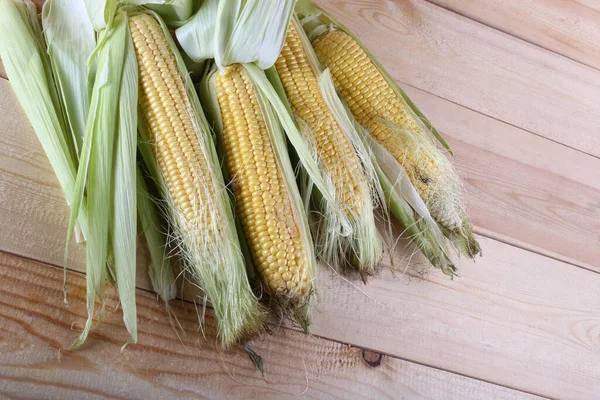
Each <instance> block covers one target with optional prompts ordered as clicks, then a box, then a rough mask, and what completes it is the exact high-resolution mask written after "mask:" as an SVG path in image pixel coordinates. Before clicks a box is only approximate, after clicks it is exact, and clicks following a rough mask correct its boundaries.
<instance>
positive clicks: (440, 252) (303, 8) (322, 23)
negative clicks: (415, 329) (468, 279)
mask: <svg viewBox="0 0 600 400" xmlns="http://www.w3.org/2000/svg"><path fill="white" fill-rule="evenodd" d="M296 12H297V13H298V14H299V15H300V16H301V18H302V24H303V26H304V28H305V31H306V32H307V34H308V36H309V38H310V40H311V41H312V42H313V43H314V42H315V41H317V40H319V38H320V37H322V36H323V35H324V34H326V33H328V32H329V31H331V30H342V31H344V32H345V33H347V34H348V35H349V36H351V37H352V38H353V39H354V40H356V41H357V43H359V44H360V41H359V40H358V39H357V38H356V37H355V36H354V35H353V34H352V33H351V32H350V31H349V30H348V29H347V28H346V27H344V26H343V25H342V24H341V23H339V22H338V21H337V20H335V19H334V18H333V17H331V16H330V15H328V14H326V13H325V12H324V11H322V10H320V9H319V8H318V7H317V6H315V5H314V4H313V3H312V2H310V1H308V0H300V1H299V3H298V4H297V6H296ZM360 45H361V46H362V44H360ZM362 47H363V49H364V50H365V52H366V53H367V55H368V56H369V57H370V59H371V61H372V62H373V63H374V65H375V66H376V67H377V68H378V69H379V71H380V72H381V73H382V75H383V76H384V78H385V80H386V81H387V83H388V84H389V85H390V86H391V87H392V89H393V90H394V92H395V93H396V95H397V96H398V98H399V99H401V101H403V102H405V104H406V105H407V107H408V109H410V110H411V113H413V118H414V120H415V122H416V123H417V124H419V125H420V126H422V128H423V130H424V131H425V132H428V133H429V134H430V135H431V138H435V139H437V140H438V141H439V143H440V144H441V145H442V146H443V147H444V148H446V149H447V150H448V151H449V152H450V154H452V153H451V150H450V148H449V146H448V144H447V143H446V142H445V141H444V139H443V138H442V137H441V135H440V134H439V132H438V131H437V130H436V129H435V127H433V125H432V124H431V123H430V122H429V120H428V119H427V118H426V117H425V116H424V115H423V113H421V111H420V110H419V109H418V108H417V107H416V106H415V105H414V103H412V101H411V100H410V99H409V98H408V96H407V95H406V94H405V93H404V92H403V91H402V90H401V89H400V88H399V87H398V85H397V84H396V82H395V81H394V80H393V79H392V78H391V76H390V75H389V74H388V73H387V72H386V71H385V69H384V68H383V67H382V66H381V64H379V63H378V62H377V60H376V59H375V58H374V57H373V56H372V55H371V54H370V53H369V52H368V50H366V49H365V48H364V46H362ZM387 125H388V126H389V128H390V132H391V133H393V134H400V132H399V130H398V129H397V127H395V126H393V124H392V123H388V124H387ZM373 142H374V141H373ZM374 143H376V142H374ZM422 144H426V145H427V146H425V147H426V148H427V151H429V152H431V153H432V154H433V153H435V156H436V159H437V160H438V162H440V163H442V164H443V167H444V170H445V171H446V172H447V173H448V174H449V175H448V176H449V177H450V178H451V180H452V182H458V177H457V176H456V172H455V171H454V170H453V169H452V167H451V164H450V163H449V161H448V160H446V159H445V158H444V155H443V154H442V153H441V152H440V151H439V150H438V149H436V147H435V145H434V144H433V139H431V143H422ZM380 147H381V148H380V149H378V150H377V151H376V152H375V153H376V158H377V160H378V163H379V164H380V166H381V167H382V170H385V175H386V177H387V179H385V180H383V179H382V180H381V184H382V186H383V187H384V191H386V192H387V193H388V194H389V193H391V192H392V191H396V192H398V195H399V196H398V199H399V198H400V197H403V198H404V199H405V200H409V201H408V204H409V205H410V207H408V208H406V207H402V206H401V204H391V203H390V204H388V206H389V208H390V210H391V211H392V212H393V214H394V215H395V216H396V217H397V218H398V219H399V220H400V221H401V222H402V223H403V225H404V227H405V228H409V227H410V230H414V227H415V224H414V223H413V222H416V226H421V227H423V228H420V229H419V232H415V234H414V235H413V237H415V238H417V237H419V238H420V239H419V240H417V244H418V245H419V242H421V244H420V245H419V247H420V248H421V250H423V252H424V253H425V254H426V255H427V256H428V258H429V260H430V261H431V262H432V264H434V265H435V266H438V267H441V268H442V270H443V271H444V272H446V273H448V274H449V275H452V273H453V271H454V266H453V265H452V263H451V262H450V261H449V260H450V258H449V256H448V254H449V250H450V248H449V247H448V246H447V242H446V241H445V240H442V239H441V235H439V232H438V231H440V232H442V233H443V235H444V236H446V238H447V239H448V242H449V243H451V244H452V245H453V246H454V248H456V249H457V250H458V251H459V252H460V253H462V254H464V255H466V256H468V257H474V256H475V255H476V254H478V253H480V247H479V245H478V244H477V242H476V240H475V238H474V236H473V234H472V228H471V225H470V223H469V221H468V218H467V216H466V213H465V212H464V209H462V211H461V212H462V217H461V218H462V221H463V222H462V228H461V229H460V232H451V231H449V230H448V229H446V228H444V227H443V226H442V225H441V224H440V223H438V221H434V222H435V223H433V222H432V221H431V215H430V214H429V211H428V210H425V209H422V208H421V207H420V206H419V205H416V202H415V201H414V200H415V199H412V200H410V198H409V197H410V196H411V193H404V192H403V191H402V189H401V186H404V187H408V186H407V185H406V184H402V185H399V184H397V183H398V182H400V181H402V180H403V179H404V177H405V175H406V171H404V168H403V166H402V165H400V163H397V162H396V163H394V164H392V165H391V166H390V165H388V166H387V167H386V168H383V167H384V165H383V159H389V157H391V155H389V153H388V152H387V150H386V149H384V148H383V147H382V146H380ZM386 153H388V155H386ZM392 158H393V157H392ZM442 164H441V165H442ZM381 172H382V173H383V171H381ZM389 185H391V186H389ZM386 186H388V187H386ZM411 186H412V185H411ZM454 186H456V185H454ZM454 186H452V188H453V189H452V193H450V194H449V196H451V198H452V199H451V200H448V201H453V202H455V203H453V204H460V200H458V199H457V198H458V197H459V195H460V193H458V192H459V191H460V189H456V188H454ZM450 189H451V188H450V187H449V188H448V190H450ZM413 195H414V193H413ZM394 197H396V196H392V197H390V196H389V195H388V200H393V198H394ZM453 199H456V200H453ZM415 207H416V208H415ZM411 209H412V210H411ZM394 210H395V211H394ZM401 210H404V212H400V211H401ZM406 223H410V225H406ZM436 225H437V226H436ZM417 234H418V235H417ZM425 238H428V239H425ZM424 240H429V241H431V243H430V245H429V246H426V247H427V249H426V248H425V246H424V242H423V241H424ZM432 249H433V250H435V251H433V252H432V251H431V250H432Z"/></svg>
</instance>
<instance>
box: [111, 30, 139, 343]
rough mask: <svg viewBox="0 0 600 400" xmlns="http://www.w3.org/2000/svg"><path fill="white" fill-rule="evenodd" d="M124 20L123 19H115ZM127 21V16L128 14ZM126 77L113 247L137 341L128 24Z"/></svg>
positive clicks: (132, 71) (133, 107)
mask: <svg viewBox="0 0 600 400" xmlns="http://www.w3.org/2000/svg"><path fill="white" fill-rule="evenodd" d="M115 23H120V19H117V20H115ZM123 23H124V24H127V19H126V18H124V22H123ZM126 31H127V35H126V38H125V57H124V63H123V77H122V79H121V88H120V92H119V113H118V121H119V122H118V130H117V137H116V146H115V151H116V154H115V157H114V160H115V164H114V168H113V170H114V172H113V176H114V197H113V207H114V208H113V212H112V224H111V234H112V251H113V255H114V269H115V271H116V278H117V288H118V290H119V299H120V301H121V307H122V309H123V321H124V322H125V327H126V328H127V330H128V331H129V333H130V334H131V339H130V340H129V341H127V343H126V345H127V344H129V343H136V342H137V317H136V315H137V312H136V303H135V277H136V250H137V240H136V239H137V213H136V206H137V199H136V197H137V190H136V169H137V168H136V167H137V165H136V153H137V124H138V121H137V104H138V75H137V72H138V68H137V61H136V55H135V51H134V48H133V43H132V41H131V34H130V33H129V28H128V27H127V28H126Z"/></svg>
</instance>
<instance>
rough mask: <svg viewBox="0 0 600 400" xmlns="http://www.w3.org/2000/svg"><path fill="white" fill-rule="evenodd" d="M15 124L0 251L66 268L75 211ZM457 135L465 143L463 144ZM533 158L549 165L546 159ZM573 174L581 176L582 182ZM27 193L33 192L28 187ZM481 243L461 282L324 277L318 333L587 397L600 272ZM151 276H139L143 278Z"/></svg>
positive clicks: (593, 366)
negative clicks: (355, 281) (69, 222)
mask: <svg viewBox="0 0 600 400" xmlns="http://www.w3.org/2000/svg"><path fill="white" fill-rule="evenodd" d="M0 85H1V83H0ZM415 93H416V92H415ZM432 104H434V103H432ZM15 107H16V106H15ZM3 109H7V108H3ZM451 111H452V109H450V112H451ZM13 112H14V110H13ZM6 114H7V115H8V114H9V113H8V112H6ZM6 120H7V119H3V120H0V121H6ZM13 121H15V122H14V125H7V127H8V128H10V129H4V128H3V129H1V131H3V132H7V134H6V135H4V136H2V139H1V140H9V139H8V138H10V136H11V135H10V133H9V132H11V131H14V132H16V133H17V136H19V137H20V138H21V139H20V140H17V141H15V143H16V144H17V145H16V146H13V145H11V146H8V145H7V144H5V143H3V145H2V146H1V147H0V148H2V149H8V150H5V151H8V152H9V154H7V155H6V156H4V157H3V158H1V159H0V160H1V161H0V165H1V168H2V170H3V172H2V174H0V177H1V178H0V179H2V180H1V181H0V185H2V190H0V194H1V195H2V196H3V198H2V199H0V200H2V202H1V204H2V207H5V210H3V212H1V213H0V217H1V218H6V220H3V221H2V224H3V226H6V227H8V233H7V234H5V235H3V236H2V237H0V249H3V248H7V249H8V248H10V249H11V250H10V251H12V252H14V253H17V254H23V255H28V256H30V257H32V258H36V257H40V259H41V260H48V259H50V260H52V259H56V258H57V257H58V260H59V262H60V259H61V257H62V249H63V243H62V240H63V239H62V238H60V237H59V238H58V239H57V238H53V236H59V235H47V234H46V232H59V231H61V229H63V230H64V229H66V228H65V227H66V220H65V219H66V215H68V211H67V207H66V205H65V204H64V199H62V196H61V195H60V189H59V188H58V187H57V185H56V184H50V185H49V184H44V182H45V181H46V180H48V181H50V182H54V178H53V177H52V176H51V174H50V172H49V169H48V165H47V163H46V161H45V160H44V159H43V155H42V154H41V150H40V149H39V146H38V147H36V146H35V145H31V142H32V141H34V140H35V139H32V135H33V134H32V133H31V132H30V130H29V129H28V128H26V127H25V126H24V125H26V122H23V118H22V117H21V118H16V117H15V118H13ZM19 124H21V125H19ZM27 132H28V133H27ZM492 132H493V130H492ZM27 135H29V139H26V136H27ZM509 135H510V133H509ZM492 136H493V135H492ZM488 139H489V138H488ZM10 140H13V139H10ZM27 140H29V142H27ZM460 140H462V139H461V137H460V136H459V137H458V140H457V142H458V141H460ZM482 140H483V142H485V140H487V139H482ZM536 140H537V139H536ZM540 140H542V139H540ZM27 143H29V145H28V144H27ZM478 145H480V144H478ZM481 146H483V145H481ZM507 146H508V145H506V146H505V147H499V150H498V151H499V152H500V153H499V155H498V156H497V157H507V155H506V154H505V153H504V152H506V151H508V149H509V147H507ZM534 148H535V146H534ZM561 148H562V147H561ZM0 154H2V153H1V152H0ZM23 154H25V155H27V156H28V157H27V159H33V161H30V162H29V164H26V163H23V164H19V163H21V162H22V159H23V158H25V157H24V156H23ZM459 154H460V153H459ZM526 154H527V153H526ZM537 157H538V158H540V159H541V158H542V156H540V155H538V156H537ZM529 162H530V163H533V164H529V165H536V166H537V168H543V165H542V161H539V160H538V161H534V160H530V161H529ZM548 162H550V161H548ZM565 162H567V161H565ZM523 163H524V164H526V163H525V162H524V161H523ZM536 163H537V164H536ZM12 166H14V167H15V169H14V171H13V170H12V169H10V168H12ZM9 167H10V168H9ZM16 167H18V168H16ZM552 168H559V164H558V162H556V163H554V166H552V167H549V170H550V171H552ZM31 169H32V170H33V171H37V172H36V173H35V174H33V175H31V176H34V177H35V176H40V177H45V178H43V179H39V180H40V182H41V183H34V182H32V183H29V184H25V185H24V187H25V189H23V188H21V185H22V184H20V183H18V181H19V179H21V180H23V179H24V180H26V181H30V180H31V179H32V178H30V174H31ZM531 170H535V168H533V167H532V168H531ZM10 171H13V172H10ZM565 174H566V176H570V175H568V174H567V173H565ZM574 174H575V173H573V175H574ZM19 176H21V178H19ZM569 179H572V180H573V181H577V178H575V177H570V178H569ZM582 179H585V178H582ZM3 182H9V183H10V182H15V183H13V184H11V185H8V184H7V183H3ZM29 186H31V189H27V188H28V187H29ZM46 186H48V187H46ZM20 193H24V195H23V197H18V196H21V195H20ZM9 194H10V195H9ZM35 199H37V200H35ZM52 199H54V200H52ZM34 200H35V201H37V203H36V206H35V207H32V208H31V209H32V210H35V212H32V211H30V209H29V208H24V209H19V205H20V204H25V205H26V204H28V203H31V201H34ZM30 214H31V215H30ZM55 214H56V215H55ZM480 239H481V241H482V245H483V249H484V255H485V256H484V257H483V258H482V259H478V261H477V264H475V265H473V264H471V263H465V265H463V271H462V275H463V277H462V278H460V279H456V280H455V281H449V280H448V279H447V278H446V277H443V276H440V275H439V274H438V273H435V272H433V273H431V274H430V276H429V277H428V278H427V279H426V280H421V279H416V278H414V277H413V276H411V275H400V276H398V277H396V278H394V277H393V276H392V275H390V273H389V272H385V273H383V274H382V275H381V276H379V277H377V278H376V279H373V280H372V281H371V282H370V284H369V285H367V286H366V287H363V286H357V287H355V286H351V285H349V284H347V283H346V282H344V281H343V280H342V279H340V278H339V277H336V276H331V275H330V274H329V273H328V272H327V271H326V270H322V271H321V275H322V279H321V283H322V301H321V303H320V304H319V305H317V307H316V309H315V324H314V329H313V331H314V332H315V333H316V334H319V335H323V336H326V337H328V338H332V339H336V340H339V341H343V342H345V343H349V344H355V345H360V346H362V347H365V348H370V349H371V350H375V351H379V352H383V353H386V354H390V355H393V356H398V357H401V358H406V359H410V360H413V361H417V362H423V363H424V364H426V365H431V366H435V367H439V368H441V369H444V370H449V371H453V372H459V373H460V374H463V375H467V376H473V377H477V378H479V379H482V380H485V381H490V382H494V383H501V384H502V385H504V386H508V387H514V388H518V389H520V390H524V391H528V392H533V393H538V394H540V392H541V394H544V395H548V396H552V397H561V395H563V394H565V393H569V396H571V397H580V398H584V397H586V395H589V394H591V393H593V392H594V390H600V386H599V382H600V371H599V370H598V366H597V363H596V360H597V359H598V357H600V354H598V353H599V352H600V349H599V348H597V346H594V344H593V343H594V340H597V338H595V337H593V335H594V333H593V332H594V329H595V325H594V323H595V321H597V320H598V319H599V318H600V309H599V307H598V304H600V276H599V275H598V274H596V273H591V272H588V271H586V270H583V269H581V268H577V267H574V266H571V265H568V264H564V263H561V262H558V261H555V260H551V259H548V258H545V257H542V256H540V255H537V254H532V253H529V252H526V251H523V250H520V249H517V248H514V247H511V246H509V245H505V244H503V243H499V242H496V241H494V240H490V239H486V238H480ZM31 243H33V245H32V244H31ZM36 243H42V244H43V245H42V246H36V245H35V244H36ZM410 251H411V249H401V250H399V253H398V254H397V257H398V258H401V257H406V256H407V254H408V253H409V252H410ZM77 257H79V258H77ZM77 257H75V256H74V260H73V262H72V263H71V265H73V266H74V267H76V268H81V267H82V266H83V256H82V254H80V255H79V256H77ZM413 265H415V266H416V267H419V266H423V265H424V260H423V259H422V258H420V257H419V256H416V257H415V258H414V259H413ZM145 275H146V274H145V272H144V271H141V274H140V276H141V278H143V277H145ZM412 275H414V273H413V274H412ZM141 278H139V279H138V285H139V286H140V287H144V288H149V287H150V286H149V283H148V281H147V279H146V280H142V279H141ZM531 282H533V284H532V283H531ZM361 291H362V292H364V293H366V295H364V294H361ZM557 305H558V306H557Z"/></svg>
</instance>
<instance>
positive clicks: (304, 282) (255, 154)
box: [215, 64, 312, 303]
mask: <svg viewBox="0 0 600 400" xmlns="http://www.w3.org/2000/svg"><path fill="white" fill-rule="evenodd" d="M215 86H216V92H217V98H218V102H219V107H220V109H221V118H222V121H223V132H222V135H223V147H224V151H225V159H226V160H225V161H226V167H227V170H228V172H229V176H230V177H231V179H232V189H233V193H234V195H235V198H236V207H237V213H238V216H239V218H240V220H241V225H242V228H243V230H244V234H245V236H246V240H247V242H248V247H249V249H250V252H251V254H252V258H253V261H254V264H255V266H256V268H257V270H258V272H259V273H260V276H261V277H262V279H263V281H264V283H265V285H266V286H267V287H269V288H270V289H271V290H272V291H273V293H274V294H275V295H276V297H278V298H282V299H286V300H289V299H292V300H294V301H295V302H297V303H302V302H303V300H305V299H306V298H307V297H308V295H309V293H310V291H311V288H312V282H311V280H312V279H311V278H312V277H309V276H308V275H309V274H310V269H309V268H308V259H307V252H306V251H305V249H304V248H303V246H304V244H303V240H302V237H301V233H300V232H301V230H300V229H299V226H298V223H297V218H296V216H295V215H294V213H295V212H297V211H295V210H294V208H293V206H292V202H291V199H290V197H289V196H290V194H289V193H288V191H287V189H286V182H285V179H284V176H283V173H282V171H281V170H280V166H279V165H278V161H277V157H276V154H275V149H274V144H273V143H272V141H271V138H270V136H269V132H268V131H267V125H266V123H265V119H264V115H263V112H262V110H261V106H260V104H259V102H258V100H257V98H256V93H255V89H254V87H253V85H252V83H251V82H250V81H249V80H248V78H247V76H246V74H245V72H244V70H243V67H241V66H240V65H239V64H235V65H232V66H229V67H226V68H225V70H224V71H222V72H218V73H217V76H216V78H215ZM294 266H300V267H299V268H294Z"/></svg>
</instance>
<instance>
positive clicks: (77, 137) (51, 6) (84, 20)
mask: <svg viewBox="0 0 600 400" xmlns="http://www.w3.org/2000/svg"><path fill="white" fill-rule="evenodd" d="M42 22H43V26H44V35H45V37H46V43H47V46H48V55H49V56H50V61H51V62H52V70H53V72H54V78H55V82H56V85H57V87H58V89H59V92H60V98H61V100H62V101H63V107H64V110H65V114H66V117H67V122H68V126H69V128H70V129H69V130H70V132H71V134H72V136H73V139H74V143H75V144H76V149H77V151H78V153H79V150H80V149H81V145H82V141H83V136H84V133H85V124H86V119H87V114H88V110H89V103H90V102H89V97H90V90H89V88H88V74H87V72H88V70H87V62H88V59H89V57H90V56H91V54H92V52H93V51H94V47H95V46H96V39H95V36H94V28H93V27H92V24H91V21H90V19H89V18H88V15H87V12H86V9H85V3H84V1H83V0H48V1H46V2H45V3H44V7H43V11H42Z"/></svg>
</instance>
